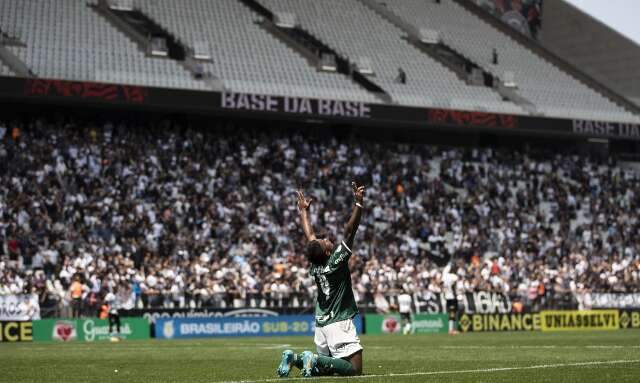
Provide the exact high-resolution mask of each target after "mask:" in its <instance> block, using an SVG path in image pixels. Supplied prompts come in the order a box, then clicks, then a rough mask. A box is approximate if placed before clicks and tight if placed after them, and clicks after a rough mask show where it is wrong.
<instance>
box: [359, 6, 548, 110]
mask: <svg viewBox="0 0 640 383" xmlns="http://www.w3.org/2000/svg"><path fill="white" fill-rule="evenodd" d="M357 1H359V2H361V3H362V4H364V5H365V6H367V7H368V8H370V9H371V10H373V11H374V12H376V13H377V14H378V15H380V16H381V17H382V18H384V19H385V20H387V21H388V22H390V23H391V24H393V25H395V26H396V27H397V28H399V29H400V30H402V31H404V32H405V33H407V37H406V38H405V39H406V40H407V42H409V43H410V44H411V45H412V46H414V47H415V48H416V49H418V50H419V51H421V52H422V53H424V54H427V55H429V56H430V57H431V58H432V59H434V60H435V61H437V62H439V63H440V64H442V65H443V66H445V67H447V68H448V69H449V70H451V71H452V72H453V73H455V74H456V76H457V77H458V78H459V79H460V80H462V81H464V82H465V83H466V84H467V85H468V86H479V87H486V88H489V89H491V90H493V91H494V92H496V93H498V94H499V95H500V97H501V98H502V99H503V100H505V101H510V102H513V103H514V104H516V105H518V106H520V107H521V108H522V109H524V110H526V111H527V112H528V113H529V114H532V115H537V114H539V113H538V111H537V109H536V107H535V105H534V104H533V103H532V102H531V101H529V100H527V99H526V98H525V97H522V96H520V95H519V94H517V93H516V92H514V91H513V90H511V89H510V88H509V87H507V86H504V84H503V82H502V81H501V80H500V79H499V78H498V77H496V76H494V75H493V74H491V72H489V71H488V70H486V69H485V68H482V67H481V66H480V65H478V64H477V63H475V62H474V61H473V60H471V59H470V58H469V57H467V56H465V54H464V53H463V52H459V51H457V50H456V49H455V48H453V47H451V46H449V45H447V44H445V43H444V42H443V41H442V40H438V41H437V42H435V41H433V42H425V41H424V40H423V37H422V36H421V31H420V30H419V29H418V28H416V27H415V26H413V25H411V24H410V23H408V22H407V21H405V20H403V19H402V17H400V16H398V15H397V14H395V13H394V12H393V10H391V9H390V8H388V7H386V6H385V5H384V4H382V3H379V2H378V1H376V0H357ZM475 73H478V74H480V75H474V74H475Z"/></svg>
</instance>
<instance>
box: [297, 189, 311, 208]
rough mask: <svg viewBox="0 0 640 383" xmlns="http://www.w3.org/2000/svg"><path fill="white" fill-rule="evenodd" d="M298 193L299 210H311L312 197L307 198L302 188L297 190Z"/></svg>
mask: <svg viewBox="0 0 640 383" xmlns="http://www.w3.org/2000/svg"><path fill="white" fill-rule="evenodd" d="M296 195H297V196H298V210H300V211H302V210H309V206H311V201H312V199H311V198H309V199H306V198H305V197H304V192H303V191H302V190H296Z"/></svg>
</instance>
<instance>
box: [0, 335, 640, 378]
mask: <svg viewBox="0 0 640 383" xmlns="http://www.w3.org/2000/svg"><path fill="white" fill-rule="evenodd" d="M361 339H362V344H363V346H364V348H365V350H364V363H365V365H364V372H365V375H368V376H363V377H358V378H357V380H356V379H353V378H312V380H321V381H322V382H332V381H336V382H339V381H342V382H344V381H345V380H347V379H348V380H349V381H356V382H393V383H401V382H483V383H486V382H505V383H507V382H509V383H511V382H517V383H526V382H563V383H566V382H576V383H578V382H580V383H589V382H593V383H605V382H606V383H614V382H616V383H619V382H633V383H638V382H640V331H634V330H624V331H613V332H571V333H475V334H473V333H470V334H462V335H460V336H457V337H449V336H447V335H412V336H367V335H364V336H362V338H361ZM312 342H313V340H312V339H311V338H310V337H305V338H302V337H278V338H275V337H274V338H226V339H198V340H176V341H163V340H149V341H128V342H127V341H125V342H120V343H67V344H61V343H15V344H8V343H3V344H2V345H0V367H1V368H0V382H12V383H20V382H92V383H97V382H126V383H135V382H176V383H187V382H202V383H205V382H206V383H216V382H239V381H249V382H256V383H257V382H269V381H279V380H280V379H277V378H276V375H275V370H276V366H277V364H278V359H279V357H280V353H281V351H282V350H283V349H284V348H285V347H286V348H293V349H295V350H297V351H298V350H300V351H301V350H303V349H305V348H307V349H312V347H313V343H312ZM116 370H117V372H116ZM394 374H395V375H394ZM283 380H284V379H283ZM288 380H290V381H300V380H301V379H299V375H298V371H297V370H294V372H293V373H292V376H291V378H289V379H288Z"/></svg>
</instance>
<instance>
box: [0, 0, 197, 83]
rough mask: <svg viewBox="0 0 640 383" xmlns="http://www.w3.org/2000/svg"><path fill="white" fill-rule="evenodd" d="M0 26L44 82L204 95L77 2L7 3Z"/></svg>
mask: <svg viewBox="0 0 640 383" xmlns="http://www.w3.org/2000/svg"><path fill="white" fill-rule="evenodd" d="M0 25H2V26H3V28H4V27H6V28H8V30H11V31H15V32H16V34H18V38H19V39H20V40H22V41H23V42H25V43H26V45H27V47H26V48H21V47H10V48H9V49H11V50H12V51H13V52H14V53H15V54H16V55H18V57H20V59H22V60H23V61H24V62H25V63H26V64H27V65H28V66H29V68H31V69H32V70H33V71H34V72H35V73H36V74H37V75H38V76H39V77H45V78H61V79H72V80H83V81H99V82H116V83H128V84H138V85H147V86H158V87H168V88H192V89H205V84H204V83H203V82H202V81H197V80H194V79H193V78H192V77H191V74H190V73H189V72H187V71H186V70H184V69H183V68H182V67H180V65H179V64H178V63H176V62H175V61H173V60H167V59H158V58H151V57H147V56H145V54H144V53H143V52H141V51H140V49H139V48H138V46H137V45H136V44H135V43H134V42H132V41H131V40H130V39H129V38H128V37H127V36H125V35H124V34H123V33H121V32H119V31H118V30H117V29H115V28H114V27H113V26H112V25H110V24H109V23H108V22H107V21H106V20H105V19H104V18H103V17H101V16H100V15H98V14H97V13H96V12H95V11H94V10H92V9H91V8H89V7H88V6H87V3H86V2H85V1H78V0H47V1H38V0H3V1H2V2H0Z"/></svg>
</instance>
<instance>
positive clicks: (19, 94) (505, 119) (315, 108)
mask: <svg viewBox="0 0 640 383" xmlns="http://www.w3.org/2000/svg"><path fill="white" fill-rule="evenodd" d="M0 100H1V101H7V100H10V101H17V102H42V103H53V104H68V105H90V106H99V107H117V108H129V109H132V110H134V109H140V110H153V111H162V112H169V113H174V112H175V113H180V112H197V113H204V114H211V115H229V116H238V117H249V118H270V119H282V120H290V119H294V120H303V121H313V122H341V123H349V124H353V125H381V126H382V125H389V124H393V126H394V127H395V126H398V127H407V128H410V127H416V128H438V129H447V130H457V131H461V130H467V129H474V130H477V131H491V132H504V133H508V132H512V133H521V134H536V135H544V136H553V135H561V136H567V137H570V136H573V137H594V138H595V137H602V138H614V139H624V140H640V125H639V124H622V123H617V122H598V121H588V120H570V119H557V118H545V117H532V116H520V115H510V114H501V113H491V112H479V111H461V110H450V109H438V108H419V107H409V106H401V105H396V104H376V103H366V102H358V101H342V100H333V99H313V98H304V97H284V96H274V95H265V94H250V93H236V92H213V91H210V92H206V91H195V90H186V89H167V88H153V87H144V86H137V85H135V86H134V85H120V84H102V83H94V82H86V81H66V80H52V79H24V78H16V77H0Z"/></svg>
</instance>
